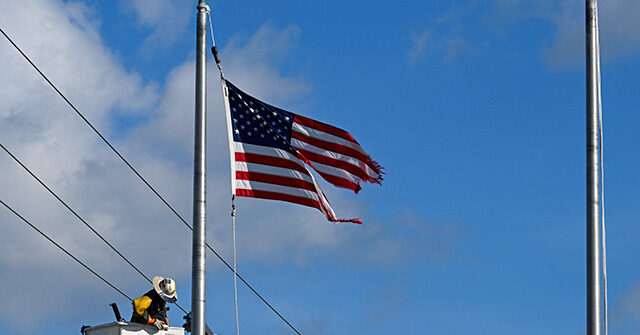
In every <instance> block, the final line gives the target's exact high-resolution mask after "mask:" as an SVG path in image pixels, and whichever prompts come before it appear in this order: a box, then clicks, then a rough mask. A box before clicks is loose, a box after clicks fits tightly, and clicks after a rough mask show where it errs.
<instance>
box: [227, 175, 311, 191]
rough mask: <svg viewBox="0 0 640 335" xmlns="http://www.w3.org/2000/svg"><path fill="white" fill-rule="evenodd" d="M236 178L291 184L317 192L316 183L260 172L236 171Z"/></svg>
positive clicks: (283, 184) (284, 184)
mask: <svg viewBox="0 0 640 335" xmlns="http://www.w3.org/2000/svg"><path fill="white" fill-rule="evenodd" d="M236 179H240V180H250V181H258V182H262V183H269V184H276V185H282V186H289V187H295V188H301V189H305V190H309V191H313V192H316V187H315V185H313V183H310V182H308V181H305V180H300V179H295V178H289V177H283V176H275V175H272V174H266V173H260V172H250V171H236Z"/></svg>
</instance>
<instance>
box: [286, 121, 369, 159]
mask: <svg viewBox="0 0 640 335" xmlns="http://www.w3.org/2000/svg"><path fill="white" fill-rule="evenodd" d="M291 129H292V130H293V131H295V132H298V133H300V134H303V135H306V136H309V137H313V138H317V139H319V140H322V141H327V142H333V143H337V144H340V145H344V146H345V147H349V148H351V149H353V150H358V151H360V152H361V153H363V154H365V155H367V152H366V151H364V149H362V147H361V146H360V145H359V144H358V143H353V142H351V141H347V140H345V139H343V138H341V137H338V136H334V135H331V134H329V133H325V132H324V131H320V130H317V129H313V128H309V127H305V126H303V125H301V124H297V123H293V125H292V126H291Z"/></svg>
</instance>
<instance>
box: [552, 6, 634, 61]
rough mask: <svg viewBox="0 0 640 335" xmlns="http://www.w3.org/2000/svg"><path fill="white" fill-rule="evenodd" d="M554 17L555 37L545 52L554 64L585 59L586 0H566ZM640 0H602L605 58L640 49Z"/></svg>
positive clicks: (625, 54)
mask: <svg viewBox="0 0 640 335" xmlns="http://www.w3.org/2000/svg"><path fill="white" fill-rule="evenodd" d="M562 4H563V5H562V9H561V10H560V11H559V12H558V13H557V14H556V15H554V16H552V17H551V19H552V21H553V24H554V25H555V33H554V39H553V42H552V43H551V45H550V46H549V47H548V49H547V50H546V51H545V55H546V56H547V58H548V61H549V62H550V63H551V64H553V65H571V64H580V63H584V58H585V55H584V48H585V25H584V2H580V1H564V2H562ZM639 16H640V2H638V1H634V0H613V1H601V2H599V21H600V45H601V47H600V48H601V54H602V60H603V61H609V60H614V59H617V58H621V57H625V56H628V55H631V54H634V53H637V52H638V51H640V21H639V20H638V17H639Z"/></svg>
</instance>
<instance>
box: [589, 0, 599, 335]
mask: <svg viewBox="0 0 640 335" xmlns="http://www.w3.org/2000/svg"><path fill="white" fill-rule="evenodd" d="M597 7H598V3H597V0H586V54H587V68H586V72H587V335H600V332H601V324H600V323H601V320H600V319H601V315H600V194H599V188H600V180H599V169H600V166H599V165H600V162H599V159H600V153H599V149H600V148H599V143H600V139H599V133H598V101H599V97H598V87H599V85H600V83H599V73H598V62H599V52H600V50H599V49H598V15H597Z"/></svg>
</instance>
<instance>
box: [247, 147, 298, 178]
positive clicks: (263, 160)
mask: <svg viewBox="0 0 640 335" xmlns="http://www.w3.org/2000/svg"><path fill="white" fill-rule="evenodd" d="M235 158H236V162H247V163H257V164H262V165H271V166H277V167H281V168H287V169H292V170H296V171H300V172H302V173H304V174H306V175H309V173H308V172H307V169H305V168H304V166H301V165H300V164H298V163H296V162H295V161H292V160H290V159H286V158H280V157H272V156H265V155H258V154H250V153H246V152H236V154H235Z"/></svg>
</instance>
